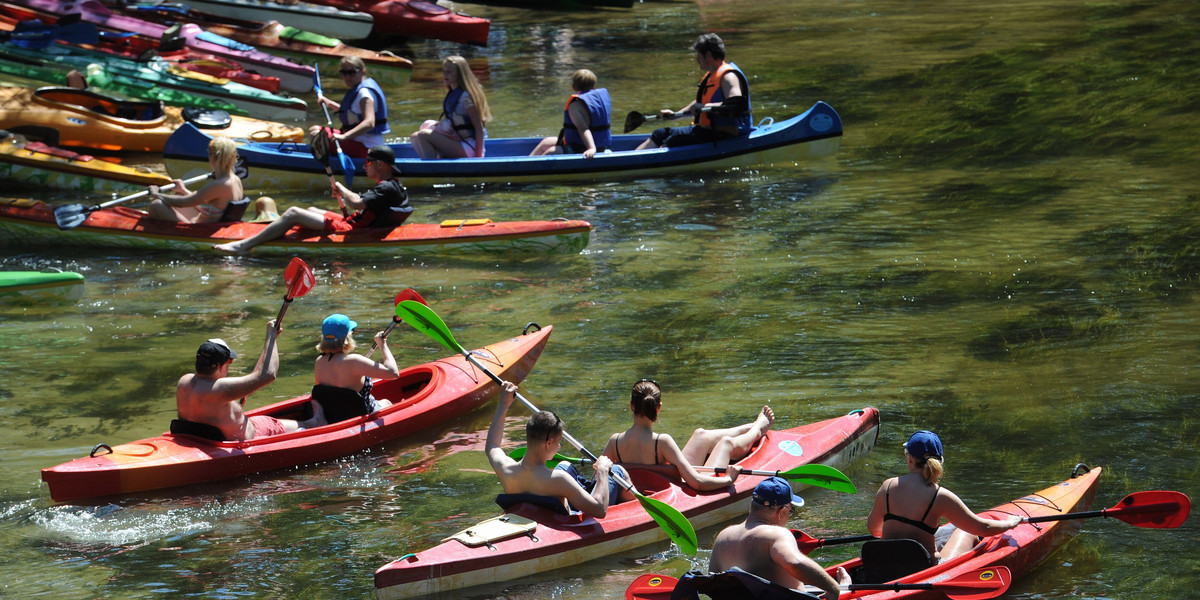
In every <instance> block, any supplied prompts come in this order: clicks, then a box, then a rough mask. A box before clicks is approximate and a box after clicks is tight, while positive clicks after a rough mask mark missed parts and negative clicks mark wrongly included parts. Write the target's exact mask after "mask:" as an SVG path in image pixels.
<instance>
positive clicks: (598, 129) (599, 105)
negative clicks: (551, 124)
mask: <svg viewBox="0 0 1200 600" xmlns="http://www.w3.org/2000/svg"><path fill="white" fill-rule="evenodd" d="M576 98H579V99H580V100H582V101H583V104H584V106H586V107H587V111H588V120H589V121H590V122H591V125H590V126H589V127H588V129H589V130H590V131H591V132H592V140H593V141H595V142H596V150H601V151H602V150H605V149H606V148H608V147H609V146H612V130H611V128H610V124H611V122H612V100H611V99H610V98H609V96H608V90H607V89H604V88H597V89H591V90H588V91H586V92H583V93H580V94H573V95H572V96H571V97H570V98H568V99H567V106H566V107H564V108H563V143H565V144H574V145H577V146H586V144H584V143H583V136H582V135H580V133H579V131H577V130H576V129H575V124H574V123H572V122H571V114H570V107H571V101H572V100H574V99H576Z"/></svg>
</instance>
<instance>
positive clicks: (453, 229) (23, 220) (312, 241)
mask: <svg viewBox="0 0 1200 600" xmlns="http://www.w3.org/2000/svg"><path fill="white" fill-rule="evenodd" d="M158 183H160V184H161V182H158ZM266 226H267V223H263V222H255V223H247V222H237V223H201V224H193V223H173V222H166V221H159V220H156V219H152V218H150V216H149V215H147V214H146V213H145V212H144V211H140V210H136V209H133V208H128V207H125V206H115V207H112V208H107V209H102V210H96V211H94V212H91V213H90V214H88V215H87V220H85V221H84V222H83V224H82V225H79V226H78V227H73V228H69V229H60V228H59V226H58V224H57V221H56V219H55V217H54V207H53V206H50V205H47V204H45V203H43V202H40V201H32V200H0V234H2V235H0V245H20V246H28V245H46V244H52V245H56V246H63V245H78V246H94V247H110V248H146V249H173V250H206V251H210V252H215V251H214V250H212V246H213V244H221V243H225V242H232V241H235V240H241V239H245V238H247V237H250V236H251V235H254V234H255V233H258V232H259V231H262V229H263V228H264V227H266ZM591 231H592V226H591V224H590V223H588V222H587V221H567V220H562V221H497V222H492V221H491V220H490V219H456V220H449V221H443V222H441V223H430V224H425V223H406V224H404V225H401V226H399V227H394V228H388V227H368V228H364V229H356V230H354V231H351V232H348V233H333V234H325V233H322V232H319V231H312V230H307V229H301V228H298V227H297V228H293V229H292V230H291V231H289V232H288V233H287V234H286V235H284V236H283V237H282V238H279V239H277V240H274V241H271V242H267V243H265V244H263V245H261V246H258V247H256V248H255V249H254V252H255V253H283V254H297V253H299V254H305V255H308V254H314V253H330V254H341V253H355V254H356V255H361V254H362V253H375V254H391V255H398V254H412V253H434V252H441V253H456V254H463V253H483V254H506V253H538V254H578V253H579V252H580V251H581V250H583V249H584V248H586V247H587V244H588V240H589V238H590V237H591Z"/></svg>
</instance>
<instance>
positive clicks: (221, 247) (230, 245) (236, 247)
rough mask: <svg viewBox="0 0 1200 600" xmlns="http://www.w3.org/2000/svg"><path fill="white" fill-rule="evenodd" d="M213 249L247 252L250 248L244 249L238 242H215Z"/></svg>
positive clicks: (231, 252) (238, 252) (226, 251)
mask: <svg viewBox="0 0 1200 600" xmlns="http://www.w3.org/2000/svg"><path fill="white" fill-rule="evenodd" d="M212 249H213V250H216V251H217V252H224V253H225V254H246V253H247V252H249V250H243V249H242V247H241V245H239V244H238V243H237V242H229V243H228V244H213V246H212Z"/></svg>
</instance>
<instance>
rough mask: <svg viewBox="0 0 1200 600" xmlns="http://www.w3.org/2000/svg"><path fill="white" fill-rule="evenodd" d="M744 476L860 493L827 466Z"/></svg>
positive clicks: (519, 453)
mask: <svg viewBox="0 0 1200 600" xmlns="http://www.w3.org/2000/svg"><path fill="white" fill-rule="evenodd" d="M508 456H509V457H510V458H512V459H513V460H521V457H523V456H525V448H524V447H521V448H515V449H513V451H512V452H509V453H508ZM564 460H565V461H567V462H571V463H576V464H588V463H590V462H591V461H589V460H587V459H586V458H574V457H570V456H563V455H562V454H557V453H555V455H554V457H553V458H551V461H553V462H561V461H564ZM692 468H693V469H708V470H710V471H716V472H717V473H724V472H725V468H724V467H692ZM742 475H755V476H759V477H782V478H784V479H787V480H788V481H793V482H796V483H801V484H804V485H811V486H814V487H823V488H826V489H830V490H834V491H836V492H846V493H847V494H854V493H857V492H858V490H857V489H855V487H854V484H853V483H851V481H850V478H848V477H846V475H845V474H843V473H842V472H841V471H839V470H837V469H835V468H833V467H830V466H827V465H800V466H798V467H796V468H794V469H789V470H787V471H762V470H756V469H744V470H742ZM806 554H807V553H806Z"/></svg>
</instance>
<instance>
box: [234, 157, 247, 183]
mask: <svg viewBox="0 0 1200 600" xmlns="http://www.w3.org/2000/svg"><path fill="white" fill-rule="evenodd" d="M233 174H234V175H236V176H237V178H238V179H245V178H247V177H249V176H250V166H249V165H247V164H246V157H245V156H242V155H241V154H239V155H238V157H237V161H236V162H234V163H233Z"/></svg>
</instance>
